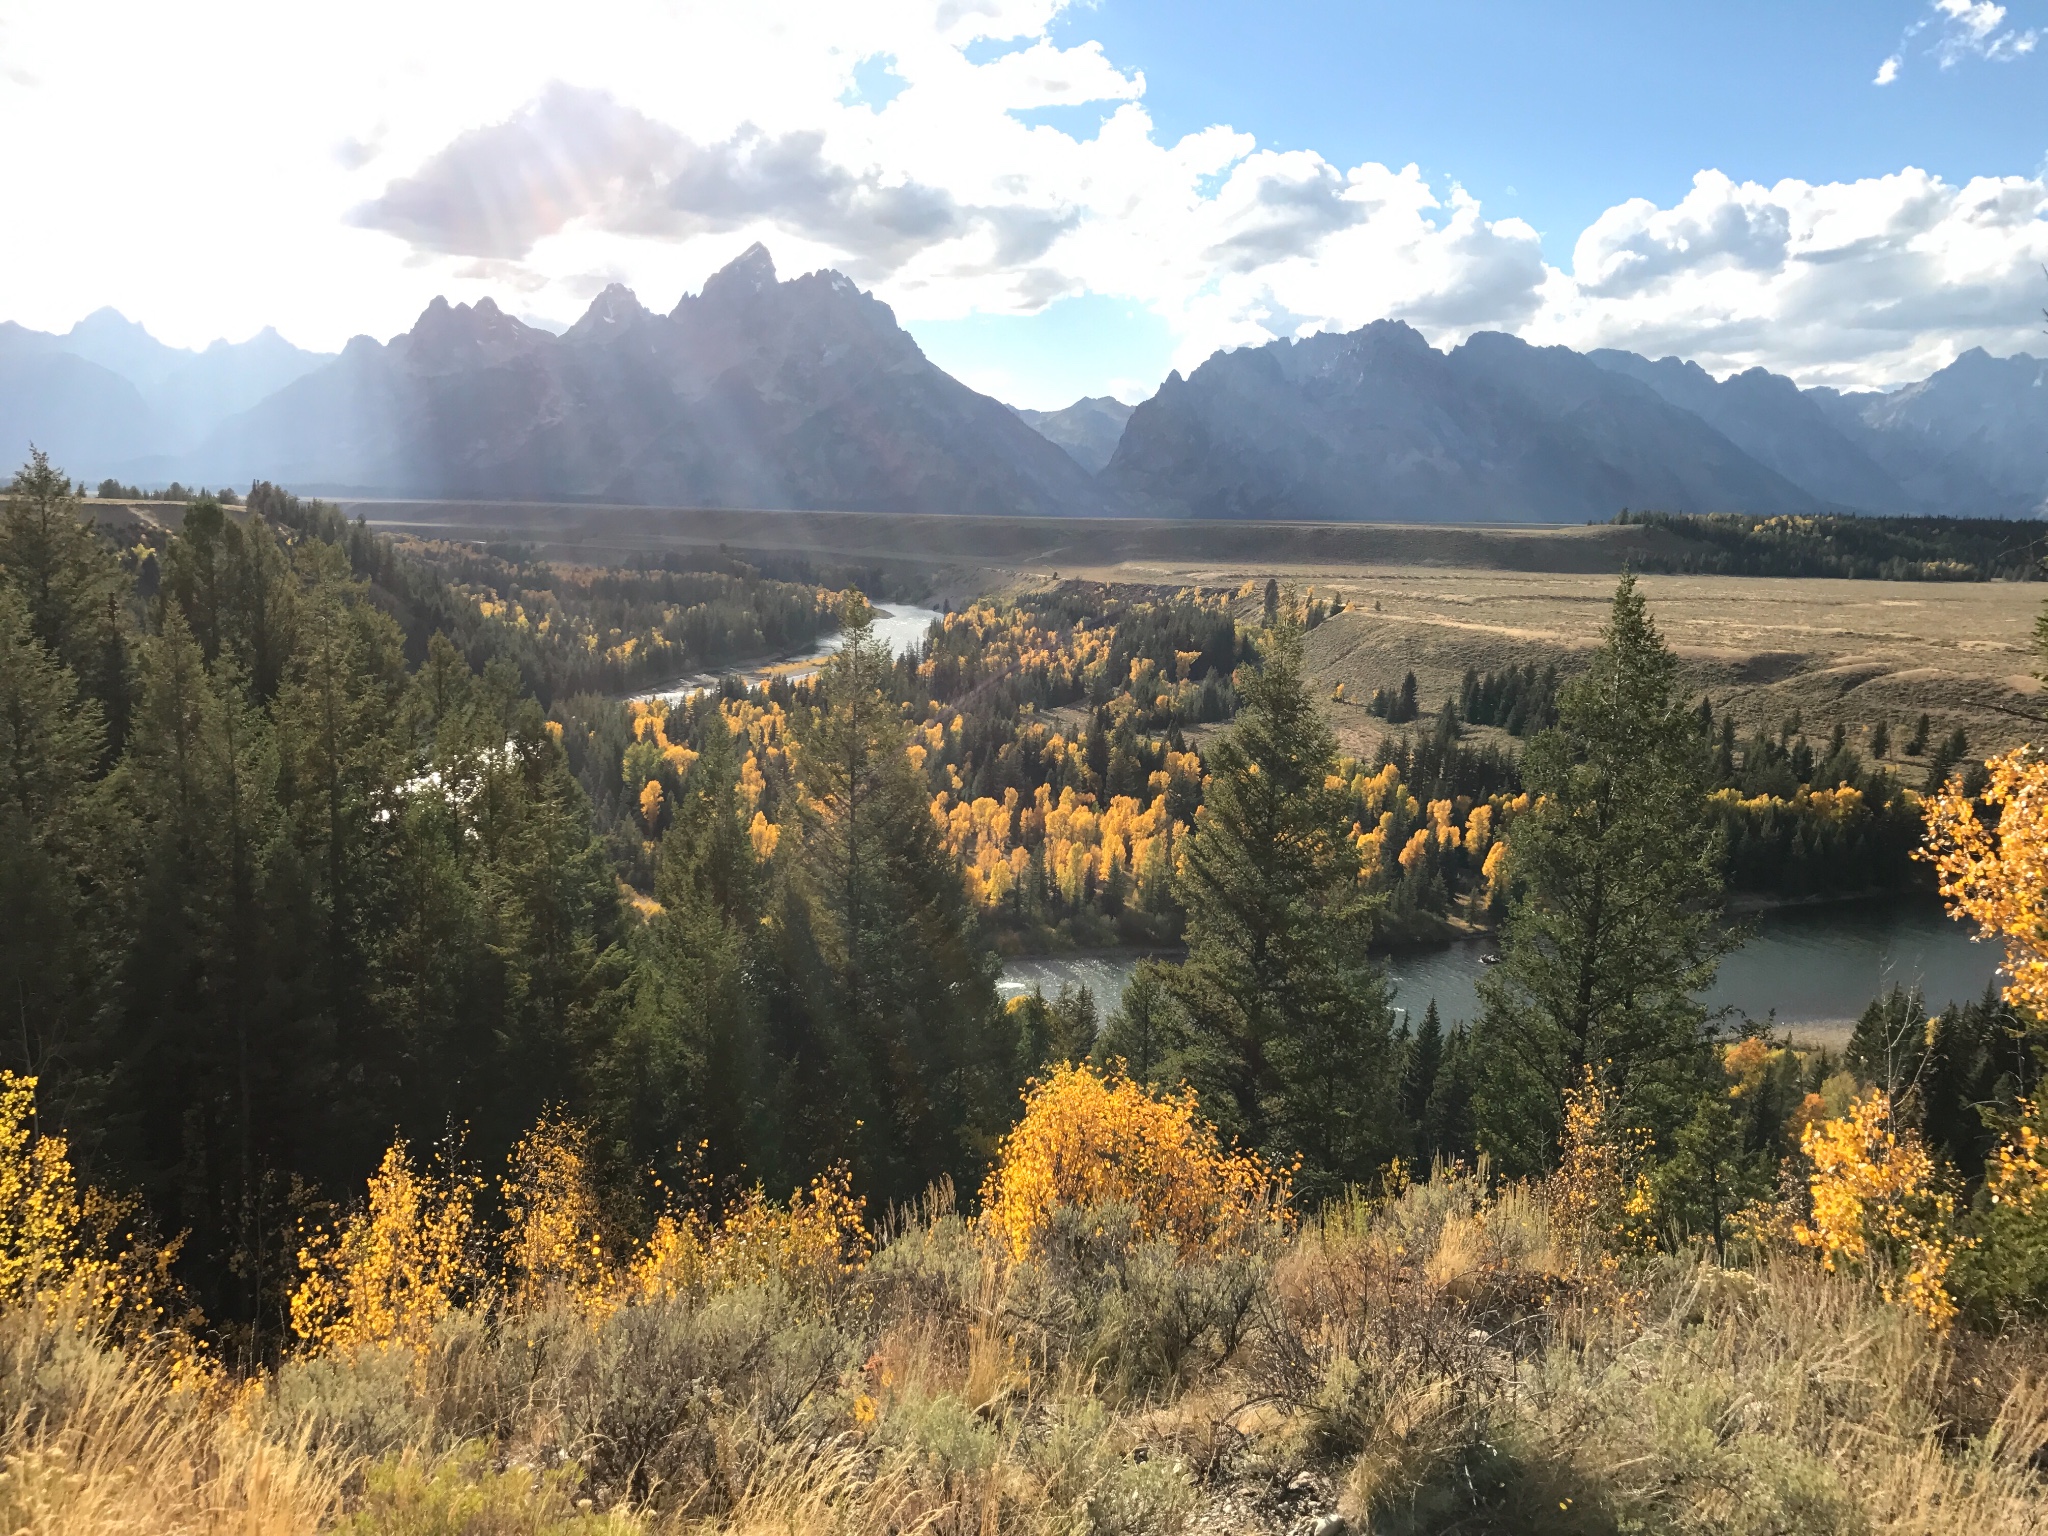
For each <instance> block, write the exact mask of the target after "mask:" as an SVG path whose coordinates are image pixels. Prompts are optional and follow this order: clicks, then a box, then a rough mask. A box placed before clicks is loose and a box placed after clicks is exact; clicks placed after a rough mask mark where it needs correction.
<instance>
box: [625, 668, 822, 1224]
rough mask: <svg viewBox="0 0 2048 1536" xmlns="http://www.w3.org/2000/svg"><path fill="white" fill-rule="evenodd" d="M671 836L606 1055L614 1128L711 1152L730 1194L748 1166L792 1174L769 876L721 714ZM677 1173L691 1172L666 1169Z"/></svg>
mask: <svg viewBox="0 0 2048 1536" xmlns="http://www.w3.org/2000/svg"><path fill="white" fill-rule="evenodd" d="M698 740H699V742H700V743H701V746H700V750H699V752H698V756H697V760H696V762H695V763H693V764H692V765H691V767H690V770H689V774H688V776H687V778H685V780H684V782H683V788H682V793H681V795H680V796H679V797H678V798H677V801H676V806H675V814H674V816H673V818H672V819H671V821H670V823H669V829H668V832H667V834H666V835H665V836H664V837H663V839H662V844H661V862H660V865H659V868H658V872H657V874H656V877H655V886H654V894H655V899H656V900H657V901H658V902H659V903H660V904H661V910H660V912H658V913H657V914H656V915H655V916H654V917H652V918H651V919H649V921H648V923H647V925H646V926H645V928H643V929H642V930H641V932H640V933H639V935H638V936H637V939H636V942H635V945H634V949H635V953H636V955H637V957H638V958H639V961H640V963H639V965H638V966H637V967H636V972H635V977H634V983H633V998H632V1002H631V1005H630V1007H629V1008H628V1010H627V1014H626V1019H625V1026H624V1029H623V1030H622V1032H621V1035H620V1038H619V1040H618V1042H617V1043H616V1044H615V1045H614V1046H613V1047H612V1048H611V1049H610V1051H608V1052H607V1056H608V1060H607V1061H606V1063H605V1067H604V1072H605V1075H606V1077H607V1078H608V1083H607V1092H606V1095H605V1096H606V1098H607V1099H608V1100H609V1103H610V1114H609V1116H608V1118H609V1119H610V1120H611V1122H612V1123H613V1125H614V1126H615V1127H617V1128H618V1130H619V1131H620V1132H621V1133H622V1134H623V1135H624V1136H625V1138H626V1142H627V1145H629V1146H632V1147H640V1148H652V1149H655V1151H656V1154H657V1155H658V1156H661V1157H663V1158H664V1159H667V1158H671V1157H673V1156H674V1154H675V1152H676V1150H677V1149H678V1148H681V1149H685V1150H686V1151H687V1150H688V1149H692V1148H698V1147H701V1148H702V1151H703V1156H702V1157H701V1159H698V1160H696V1162H697V1170H696V1171H701V1172H702V1173H705V1174H709V1175H710V1176H712V1177H713V1178H714V1179H717V1180H719V1181H721V1182H722V1183H724V1184H727V1185H733V1184H737V1183H738V1182H740V1181H741V1180H742V1178H743V1177H744V1175H745V1173H746V1171H747V1170H749V1169H753V1170H755V1171H756V1175H757V1176H765V1175H768V1174H775V1175H777V1176H786V1175H787V1172H788V1170H786V1169H785V1168H784V1167H783V1165H782V1163H781V1162H780V1160H779V1159H778V1156H777V1152H776V1149H775V1148H774V1146H773V1144H772V1135H771V1131H772V1128H771V1127H769V1126H767V1125H766V1124H764V1118H765V1109H766V1100H767V1098H768V1096H769V1094H770V1093H771V1091H772V1088H773V1084H772V1083H771V1082H770V1080H769V1079H768V1077H767V1075H766V1074H767V1061H766V1058H765V1055H764V1053H763V1049H762V1039H761V999H760V997H759V994H758V992H757V990H756V989H755V987H754V986H753V985H752V981H751V977H752V973H753V971H754V970H755V969H756V968H757V966H758V965H759V963H760V960H761V957H760V956H759V955H758V954H757V950H758V948H759V943H758V938H757V936H758V934H759V932H760V924H761V912H762V894H763V893H762V890H761V886H762V882H763V873H762V872H761V871H759V870H757V868H756V861H755V858H754V850H753V846H752V844H751V843H750V842H749V841H748V838H747V829H746V825H745V823H744V822H742V821H741V819H740V811H739V801H738V798H737V791H738V788H739V762H738V754H737V753H736V752H735V750H734V747H733V739H732V732H731V730H729V729H728V728H727V726H726V723H725V718H724V716H723V715H722V714H720V713H719V711H718V710H716V709H712V710H711V711H709V712H708V713H707V715H706V717H705V720H704V724H703V726H702V728H701V730H700V732H699V735H698ZM664 1171H665V1172H669V1173H673V1172H676V1171H678V1170H676V1169H674V1168H665V1169H664Z"/></svg>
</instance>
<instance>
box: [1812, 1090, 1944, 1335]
mask: <svg viewBox="0 0 2048 1536" xmlns="http://www.w3.org/2000/svg"><path fill="white" fill-rule="evenodd" d="M1799 1146H1800V1150H1801V1151H1802V1152H1803V1153H1805V1155H1806V1158H1807V1161H1808V1162H1809V1163H1810V1164H1811V1165H1812V1173H1811V1174H1810V1175H1809V1177H1808V1190H1809V1193H1810V1195H1811V1198H1812V1204H1813V1214H1812V1218H1811V1220H1810V1221H1809V1222H1808V1223H1805V1224H1803V1225H1801V1226H1799V1227H1797V1228H1796V1229H1794V1231H1793V1233H1792V1236H1793V1239H1794V1240H1795V1241H1796V1242H1798V1243H1799V1244H1801V1245H1802V1246H1804V1247H1807V1248H1813V1249H1816V1250H1818V1251H1819V1253H1820V1256H1821V1263H1822V1264H1824V1265H1825V1266H1826V1267H1827V1268H1828V1270H1830V1271H1831V1272H1832V1271H1833V1270H1835V1269H1836V1268H1837V1267H1839V1266H1841V1265H1844V1264H1848V1265H1862V1264H1866V1263H1870V1262H1871V1261H1873V1260H1883V1261H1885V1262H1884V1264H1883V1265H1882V1266H1881V1267H1880V1268H1879V1271H1878V1280H1879V1285H1880V1287H1881V1289H1882V1290H1883V1292H1884V1296H1885V1299H1886V1300H1888V1301H1900V1302H1903V1303H1904V1304H1905V1305H1907V1306H1909V1307H1911V1308H1912V1309H1913V1310H1914V1311H1916V1312H1918V1313H1919V1314H1920V1315H1921V1316H1922V1317H1923V1318H1925V1319H1926V1320H1927V1324H1928V1326H1929V1327H1931V1328H1946V1327H1947V1326H1948V1325H1949V1323H1950V1322H1951V1321H1952V1320H1953V1319H1954V1317H1955V1314H1956V1305H1955V1301H1954V1299H1953V1298H1952V1297H1951V1296H1950V1295H1949V1291H1948V1283H1947V1282H1948V1273H1949V1270H1950V1268H1951V1267H1952V1266H1953V1265H1954V1263H1955V1259H1956V1255H1957V1254H1959V1253H1960V1252H1962V1250H1963V1248H1964V1247H1965V1246H1966V1245H1967V1239H1964V1238H1961V1237H1958V1236H1957V1235H1956V1234H1955V1231H1954V1225H1955V1201H1954V1197H1953V1196H1951V1195H1950V1194H1948V1193H1947V1192H1946V1191H1945V1190H1941V1189H1939V1188H1938V1187H1937V1185H1936V1182H1935V1173H1934V1162H1933V1159H1931V1158H1930V1157H1929V1156H1928V1155H1927V1151H1926V1148H1924V1147H1923V1146H1921V1144H1920V1138H1919V1137H1918V1136H1916V1135H1915V1134H1914V1133H1913V1132H1911V1131H1910V1130H1909V1131H1905V1132H1903V1133H1901V1132H1899V1131H1898V1130H1896V1129H1895V1128H1894V1127H1893V1125H1892V1106H1891V1099H1890V1097H1889V1096H1888V1095H1887V1094H1885V1093H1884V1091H1883V1090H1882V1089H1873V1090H1872V1091H1871V1092H1869V1093H1867V1094H1864V1095H1862V1096H1861V1097H1859V1098H1857V1099H1855V1100H1853V1101H1851V1103H1850V1105H1849V1112H1848V1113H1847V1114H1846V1115H1842V1116H1839V1117H1837V1118H1833V1119H1827V1120H1817V1121H1815V1122H1813V1123H1811V1124H1809V1125H1808V1126H1807V1127H1806V1130H1805V1131H1804V1133H1803V1134H1802V1135H1801V1136H1800V1138H1799Z"/></svg>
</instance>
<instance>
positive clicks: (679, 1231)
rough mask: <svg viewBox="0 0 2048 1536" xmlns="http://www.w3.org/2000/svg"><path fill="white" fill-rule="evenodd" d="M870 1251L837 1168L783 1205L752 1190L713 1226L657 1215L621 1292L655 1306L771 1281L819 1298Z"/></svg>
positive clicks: (846, 1178)
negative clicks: (673, 1299)
mask: <svg viewBox="0 0 2048 1536" xmlns="http://www.w3.org/2000/svg"><path fill="white" fill-rule="evenodd" d="M873 1252H874V1240H873V1239H872V1238H871V1237H870V1236H869V1235H868V1230H867V1202H866V1201H865V1200H863V1199H862V1198H861V1197H860V1196H858V1195H856V1194H855V1193H854V1192H853V1175H852V1173H851V1172H850V1171H849V1170H848V1169H847V1168H846V1166H845V1165H844V1164H841V1165H840V1166H838V1167H836V1168H834V1169H832V1170H831V1171H830V1172H828V1173H824V1174H821V1175H819V1176H818V1177H817V1178H816V1179H813V1180H812V1181H811V1186H810V1188H809V1189H800V1190H797V1191H796V1192H795V1193H793V1194H792V1195H791V1196H790V1197H789V1204H788V1205H787V1206H778V1205H775V1204H774V1203H772V1202H771V1201H770V1200H769V1199H768V1197H767V1195H766V1193H765V1192H764V1191H763V1190H762V1189H761V1187H760V1186H759V1185H758V1184H757V1185H755V1186H754V1188H753V1189H751V1190H749V1191H748V1192H747V1194H746V1196H745V1198H743V1199H742V1200H741V1201H740V1202H739V1203H738V1204H737V1205H736V1206H734V1207H733V1208H732V1209H731V1210H730V1211H728V1212H727V1213H726V1215H725V1216H724V1218H723V1219H722V1220H721V1221H719V1222H718V1223H717V1224H716V1225H715V1226H714V1225H713V1224H712V1223H711V1222H709V1221H706V1220H705V1219H704V1218H703V1217H702V1216H701V1215H699V1214H698V1213H697V1212H695V1211H687V1210H686V1211H682V1212H674V1211H671V1212H668V1213H665V1214H664V1215H663V1216H662V1217H661V1219H660V1220H659V1221H658V1222H656V1223H655V1227H654V1234H653V1235H652V1236H651V1237H649V1238H648V1240H647V1242H646V1244H645V1245H644V1246H643V1247H642V1248H641V1250H640V1253H639V1256H638V1257H637V1258H636V1259H635V1260H634V1261H633V1265H632V1268H631V1271H630V1274H629V1277H628V1286H627V1289H628V1291H629V1293H630V1294H631V1296H632V1297H633V1299H634V1300H637V1301H663V1300H668V1299H670V1298H672V1297H676V1296H702V1295H707V1294H711V1293H714V1292H718V1291H727V1290H732V1289H734V1288H735V1287H737V1286H743V1285H753V1284H761V1283H763V1282H772V1283H776V1284H780V1285H783V1286H786V1287H787V1288H788V1289H789V1290H790V1291H792V1292H794V1293H796V1294H797V1295H799V1296H803V1297H805V1298H807V1299H810V1300H814V1301H815V1300H822V1299H824V1298H825V1297H827V1296H830V1295H832V1294H833V1293H835V1292H836V1291H837V1290H838V1289H839V1287H840V1285H841V1284H842V1282H844V1281H845V1280H846V1279H847V1278H848V1277H849V1276H851V1275H853V1274H855V1273H856V1272H858V1271H859V1269H860V1268H861V1267H862V1266H863V1265H864V1264H866V1263H867V1260H868V1257H869V1256H870V1255H871V1254H872V1253H873Z"/></svg>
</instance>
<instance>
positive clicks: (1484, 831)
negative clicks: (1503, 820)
mask: <svg viewBox="0 0 2048 1536" xmlns="http://www.w3.org/2000/svg"><path fill="white" fill-rule="evenodd" d="M1492 845H1493V807H1492V806H1491V805H1475V806H1473V807H1472V814H1471V815H1470V816H1468V817H1466V818H1465V851H1466V852H1467V853H1469V854H1471V855H1472V857H1474V858H1475V859H1476V858H1483V857H1485V855H1486V853H1487V851H1488V849H1490V848H1491V847H1492Z"/></svg>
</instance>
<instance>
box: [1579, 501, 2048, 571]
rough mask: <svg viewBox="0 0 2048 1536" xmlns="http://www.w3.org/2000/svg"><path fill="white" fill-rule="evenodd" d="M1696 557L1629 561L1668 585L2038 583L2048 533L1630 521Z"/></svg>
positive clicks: (1912, 524)
mask: <svg viewBox="0 0 2048 1536" xmlns="http://www.w3.org/2000/svg"><path fill="white" fill-rule="evenodd" d="M1614 521H1615V522H1616V523H1617V524H1620V525H1623V526H1633V527H1641V528H1661V529H1664V530H1665V531H1666V532H1669V533H1672V534H1675V535H1676V536H1677V537H1678V538H1680V539H1682V540H1684V541H1685V542H1686V543H1687V544H1688V545H1690V546H1692V547H1691V548H1688V549H1684V550H1681V551H1678V552H1676V553H1673V552H1670V551H1660V552H1655V553H1645V554H1641V555H1635V556H1631V563H1632V564H1634V566H1635V567H1636V569H1638V570H1643V571H1653V572H1657V573H1660V574H1663V575H1700V576H1836V577H1847V578H1850V579H1852V580H1857V581H2039V580H2041V579H2043V575H2044V572H2043V568H2042V561H2043V558H2044V556H2048V524H2043V523H2039V522H2020V521H2015V520H2011V519H2006V518H1995V517H1851V516H1846V515H1839V514H1829V515H1825V516H1815V517H1755V516H1751V515H1749V514H1746V513H1740V512H1714V513H1708V514H1690V513H1674V512H1630V511H1627V510H1623V511H1622V513H1621V514H1620V516H1618V517H1616V518H1615V520H1614Z"/></svg>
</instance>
